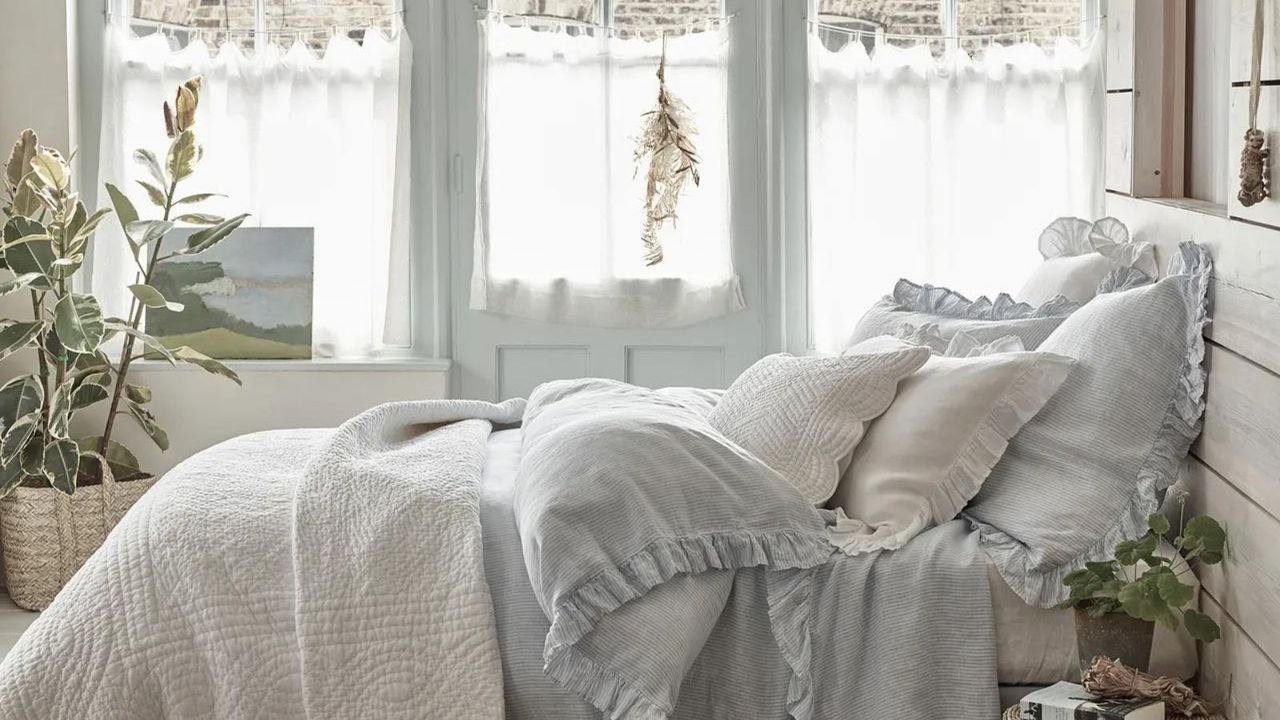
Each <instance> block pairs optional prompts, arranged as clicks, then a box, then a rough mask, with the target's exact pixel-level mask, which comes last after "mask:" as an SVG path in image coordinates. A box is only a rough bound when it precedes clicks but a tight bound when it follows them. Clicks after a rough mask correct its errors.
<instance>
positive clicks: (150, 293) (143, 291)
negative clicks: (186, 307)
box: [129, 285, 183, 312]
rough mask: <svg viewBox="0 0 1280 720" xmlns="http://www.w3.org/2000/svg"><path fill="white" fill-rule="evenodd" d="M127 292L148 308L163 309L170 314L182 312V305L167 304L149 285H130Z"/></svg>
mask: <svg viewBox="0 0 1280 720" xmlns="http://www.w3.org/2000/svg"><path fill="white" fill-rule="evenodd" d="M129 292H131V293H133V296H134V297H136V298H138V300H139V301H140V302H141V303H142V304H143V305H146V306H147V307H149V308H163V309H165V310H169V311H171V312H182V307H183V306H182V303H176V302H169V301H168V300H165V299H164V295H161V294H160V291H159V290H157V289H155V288H153V287H151V286H150V285H130V286H129Z"/></svg>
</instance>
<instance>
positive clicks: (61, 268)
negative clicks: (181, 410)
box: [0, 78, 245, 610]
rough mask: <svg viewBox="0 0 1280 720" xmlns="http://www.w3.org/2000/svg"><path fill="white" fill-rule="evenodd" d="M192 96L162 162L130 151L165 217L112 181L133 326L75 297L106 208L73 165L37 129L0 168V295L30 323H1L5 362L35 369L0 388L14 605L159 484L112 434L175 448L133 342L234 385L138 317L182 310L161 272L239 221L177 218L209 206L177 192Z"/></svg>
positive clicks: (41, 600)
mask: <svg viewBox="0 0 1280 720" xmlns="http://www.w3.org/2000/svg"><path fill="white" fill-rule="evenodd" d="M199 89H200V80H199V78H195V79H193V80H190V81H188V82H187V83H184V84H183V86H182V87H181V88H179V90H178V95H177V99H176V101H175V104H174V107H173V108H170V107H169V104H168V103H164V118H165V127H166V130H167V133H168V135H169V137H170V138H171V141H170V144H169V148H168V152H167V153H166V155H165V162H164V163H163V164H161V162H160V161H159V159H158V158H157V157H156V156H155V155H154V154H152V153H151V152H149V151H146V150H138V151H137V152H136V153H135V154H134V157H135V159H136V160H137V161H138V162H139V163H141V164H142V165H143V166H144V167H145V168H146V169H147V171H148V174H149V175H150V177H151V179H152V180H154V181H155V183H154V184H153V183H152V182H150V181H142V182H140V185H141V186H142V187H143V188H144V189H145V190H146V191H147V195H148V197H149V198H150V199H151V201H152V203H154V204H155V205H156V206H157V207H158V208H160V210H161V211H162V217H161V219H159V220H142V219H140V218H139V214H138V212H137V210H136V209H135V208H134V206H133V204H132V203H131V202H130V201H129V199H128V197H127V196H126V195H125V194H124V193H123V192H121V191H120V190H119V189H118V188H116V187H115V186H113V185H109V184H108V185H107V192H108V195H109V196H110V198H111V200H112V204H113V206H114V212H115V214H116V217H117V219H118V220H119V222H120V226H121V228H122V229H123V231H124V235H125V238H126V239H127V241H128V243H129V247H130V249H131V251H132V254H133V257H134V261H135V263H136V264H137V266H138V281H137V282H136V283H135V284H133V285H130V286H129V290H130V292H131V293H132V294H133V296H134V300H133V307H132V308H131V309H130V313H129V317H128V318H124V319H121V318H113V317H105V316H104V315H103V312H102V306H101V304H100V303H99V301H98V299H97V298H96V297H94V296H93V295H92V294H88V293H80V292H76V291H75V289H74V288H75V286H76V283H75V279H76V274H77V273H78V272H79V271H80V269H81V267H82V266H83V264H84V259H85V254H86V253H87V252H88V251H89V248H90V245H91V243H92V242H93V240H94V235H95V232H96V230H97V228H98V227H99V225H100V223H102V222H103V221H104V220H105V219H106V216H107V215H109V214H111V212H112V210H110V209H99V210H98V211H96V212H93V213H90V212H88V210H87V209H86V207H85V204H84V202H83V201H82V200H81V199H80V196H79V194H78V193H77V192H75V190H74V189H73V183H72V174H71V169H70V165H69V164H68V162H67V161H66V160H65V159H64V158H63V156H62V154H61V153H59V152H58V151H57V150H54V149H53V148H49V147H44V146H42V145H40V143H39V139H38V137H37V136H36V133H35V132H33V131H31V130H27V131H25V132H23V133H22V135H21V136H20V137H19V138H18V141H17V142H16V143H15V144H14V146H13V152H12V153H11V155H10V158H9V160H8V162H7V163H6V166H5V174H4V195H3V198H2V199H0V200H2V202H0V207H2V208H3V212H4V216H5V222H4V230H3V243H2V244H0V266H2V267H5V268H7V269H8V270H9V271H10V272H12V273H13V277H12V278H11V279H9V280H7V281H5V282H0V295H9V294H13V293H21V292H25V293H26V294H27V295H28V296H29V299H30V308H31V316H30V319H21V320H20V319H4V320H0V358H4V357H7V356H9V355H12V354H14V353H16V352H19V351H21V350H31V351H34V354H35V363H36V367H35V371H34V372H32V373H29V374H25V375H21V376H19V377H16V378H13V379H12V380H10V381H8V382H7V383H5V384H4V385H3V386H0V498H2V499H0V535H2V536H3V541H4V547H3V551H4V559H5V576H6V584H7V586H8V590H9V594H10V596H11V597H12V599H13V601H14V602H15V603H16V604H17V605H19V606H21V607H25V608H28V609H33V610H38V609H43V608H44V607H46V606H47V605H48V604H49V602H50V601H52V599H53V596H54V595H56V594H57V592H58V590H60V589H61V588H62V585H63V584H65V583H66V581H67V580H69V579H70V578H71V575H72V574H74V573H75V571H76V570H77V569H79V567H80V565H81V564H83V562H84V560H85V559H86V558H88V556H89V555H90V554H92V553H93V551H94V550H95V549H97V547H98V546H99V545H100V544H101V543H102V541H103V539H104V538H105V537H106V534H107V532H109V531H110V530H111V528H112V527H114V526H115V524H116V522H118V521H119V519H120V517H121V516H123V514H124V512H125V511H126V510H128V508H129V507H130V506H131V505H132V504H133V503H134V502H135V501H136V500H137V499H138V498H139V497H140V496H141V495H142V493H144V492H145V491H146V490H147V489H148V488H149V487H150V486H151V485H152V483H153V482H154V478H152V476H151V475H149V474H147V473H145V472H143V471H142V469H141V468H140V467H139V463H138V460H137V458H136V456H135V455H134V454H133V453H132V452H131V451H130V450H129V449H128V448H127V447H125V446H124V445H123V444H121V443H120V442H118V441H117V440H114V439H112V431H113V428H114V424H115V419H116V417H117V416H119V415H128V416H129V417H131V418H133V420H134V421H135V422H137V423H138V424H139V425H140V426H141V427H142V429H143V430H144V431H145V432H146V434H147V435H148V436H149V437H150V438H151V439H152V440H153V441H154V442H155V444H156V445H157V446H158V447H159V448H160V449H161V450H162V451H163V450H165V449H167V448H168V446H169V440H168V436H167V435H166V433H165V431H164V430H163V429H162V428H161V427H160V425H159V424H158V423H157V422H156V418H155V415H154V414H153V413H152V412H151V410H150V409H149V408H148V407H147V405H148V403H150V401H151V390H150V389H149V388H147V387H145V386H143V385H138V384H134V383H130V382H128V373H129V366H130V364H131V363H132V361H133V360H134V359H136V357H137V354H135V350H134V348H135V345H136V343H138V342H141V343H142V344H143V345H144V346H145V347H147V348H149V349H150V350H151V351H153V352H155V353H157V354H158V355H159V356H160V357H163V358H164V359H165V360H167V361H168V362H170V363H178V362H185V363H191V364H194V365H197V366H199V367H201V368H204V369H205V370H207V371H209V372H213V373H217V374H220V375H224V376H226V377H229V378H231V379H232V380H235V381H236V382H237V383H238V382H239V378H237V377H236V375H235V373H233V372H232V371H231V370H230V369H228V368H227V367H225V366H224V365H222V364H221V363H219V362H217V361H216V360H213V359H211V358H208V357H206V356H204V355H202V354H200V353H198V352H196V351H195V350H192V349H191V348H187V347H180V348H174V349H170V348H166V347H164V346H163V345H162V344H161V343H160V342H159V341H158V340H156V339H155V338H153V337H150V336H148V335H146V334H145V333H143V332H141V331H140V330H139V326H140V324H141V321H142V318H143V313H144V309H145V308H148V307H165V308H168V309H169V310H173V311H180V310H181V309H182V308H181V306H180V305H177V304H176V303H171V302H168V301H166V300H165V298H164V297H163V296H162V295H161V294H160V293H159V292H158V291H156V290H155V289H154V288H152V287H151V286H150V284H149V280H150V278H151V274H152V272H153V271H154V270H155V267H156V264H157V263H159V262H163V261H164V260H165V259H166V258H168V257H173V256H174V255H182V254H191V253H198V252H201V251H203V250H205V249H207V248H209V247H211V246H212V245H214V244H215V243H217V242H218V241H219V240H221V239H223V238H224V237H226V236H227V235H229V234H230V233H231V232H232V231H233V230H235V228H237V227H239V225H240V224H241V223H242V222H244V218H245V216H244V215H241V216H238V217H235V218H231V219H223V218H218V217H214V216H212V215H207V214H202V213H196V212H180V211H178V208H179V207H182V206H189V205H193V204H195V203H198V202H201V201H202V200H205V199H207V198H208V197H211V195H210V194H207V193H203V194H201V193H198V194H193V195H186V196H182V195H179V194H178V192H177V191H178V188H179V186H180V184H181V183H182V182H183V181H184V180H186V179H187V178H189V177H190V176H191V174H192V172H193V171H194V169H195V166H196V164H197V163H198V162H199V160H200V156H201V150H200V147H199V146H198V145H197V144H196V140H195V135H194V133H193V131H192V129H191V127H192V126H193V125H194V124H195V109H196V106H197V104H198V100H199ZM176 223H187V224H194V225H200V226H203V228H202V229H200V230H198V231H196V232H194V233H192V234H191V235H190V236H189V237H188V238H187V240H186V243H185V245H184V246H183V247H181V248H179V249H178V250H176V251H173V252H171V253H169V254H167V255H166V254H164V252H163V243H164V239H165V236H166V234H167V233H168V232H169V231H170V230H172V229H173V228H174V226H175V224H176ZM116 336H122V337H123V342H122V347H123V349H122V352H121V354H120V356H119V357H118V358H113V357H111V356H110V355H108V353H107V351H106V349H105V348H106V346H107V344H108V343H109V342H110V341H112V339H113V338H115V337H116ZM107 400H110V406H109V410H108V412H107V418H106V421H105V422H106V427H105V429H104V431H103V432H102V434H101V435H78V434H77V432H76V431H77V430H78V429H79V428H80V426H81V425H82V423H79V422H75V418H76V415H77V414H78V413H79V412H81V411H83V410H86V409H88V408H90V407H93V406H95V405H98V404H99V403H102V402H104V401H107ZM77 488H79V491H78V492H77Z"/></svg>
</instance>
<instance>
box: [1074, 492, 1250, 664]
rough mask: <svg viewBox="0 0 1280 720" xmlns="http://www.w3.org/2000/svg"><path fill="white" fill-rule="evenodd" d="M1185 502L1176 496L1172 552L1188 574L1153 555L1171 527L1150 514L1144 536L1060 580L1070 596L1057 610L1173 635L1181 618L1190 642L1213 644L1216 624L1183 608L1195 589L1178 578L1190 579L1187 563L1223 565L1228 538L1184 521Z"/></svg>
mask: <svg viewBox="0 0 1280 720" xmlns="http://www.w3.org/2000/svg"><path fill="white" fill-rule="evenodd" d="M1186 501H1187V495H1186V493H1182V492H1179V493H1178V504H1179V526H1180V527H1179V529H1178V535H1177V537H1175V538H1174V540H1173V546H1174V548H1175V549H1176V550H1177V551H1178V552H1179V553H1180V554H1181V555H1182V556H1183V557H1184V558H1186V560H1187V563H1188V567H1187V568H1184V569H1182V570H1181V571H1175V570H1174V569H1173V567H1172V563H1171V561H1170V559H1169V558H1166V557H1163V556H1161V555H1157V554H1156V546H1157V545H1158V543H1159V540H1160V538H1161V537H1162V536H1164V535H1166V534H1167V533H1168V532H1169V531H1170V530H1171V524H1170V522H1169V518H1168V517H1166V516H1165V515H1163V514H1161V513H1154V514H1152V515H1151V516H1150V517H1148V518H1147V527H1148V530H1147V532H1146V534H1145V535H1143V536H1142V537H1141V538H1138V539H1137V540H1125V541H1123V542H1121V543H1119V544H1117V545H1116V548H1115V553H1114V557H1113V558H1112V559H1111V560H1105V561H1102V562H1090V563H1085V566H1084V567H1083V568H1080V569H1079V570H1076V571H1074V572H1072V573H1070V574H1069V575H1067V577H1066V578H1064V579H1063V583H1064V584H1065V585H1066V586H1067V587H1069V588H1070V589H1071V594H1070V596H1069V597H1068V598H1067V600H1066V601H1065V602H1063V604H1062V607H1066V608H1070V607H1077V608H1080V609H1083V610H1084V611H1086V612H1087V613H1088V614H1089V615H1090V616H1091V617H1095V618H1100V617H1102V616H1104V615H1107V614H1109V613H1117V612H1123V613H1126V614H1127V615H1129V616H1130V617H1133V618H1136V619H1139V620H1146V621H1151V622H1159V623H1160V624H1162V625H1164V626H1165V627H1168V628H1169V629H1171V630H1176V629H1177V627H1178V621H1179V618H1181V620H1182V624H1184V625H1186V628H1187V632H1188V633H1189V634H1190V635H1191V637H1193V638H1195V639H1196V640H1199V641H1201V642H1206V643H1211V642H1213V641H1214V640H1217V639H1218V638H1219V637H1220V636H1221V630H1220V629H1219V628H1218V624H1217V623H1216V622H1214V621H1213V619H1212V618H1210V617H1209V616H1208V615H1205V614H1204V613H1202V612H1199V611H1197V610H1195V609H1193V608H1189V607H1186V606H1187V604H1188V603H1190V602H1191V599H1192V597H1193V596H1194V594H1195V588H1194V587H1193V586H1192V585H1190V584H1188V583H1185V582H1183V581H1182V577H1183V576H1184V575H1186V574H1189V573H1191V569H1190V564H1191V563H1195V562H1200V563H1204V564H1206V565H1216V564H1218V563H1220V562H1222V559H1223V556H1224V554H1225V552H1226V543H1227V533H1226V530H1224V529H1223V527H1222V525H1221V524H1219V523H1218V521H1217V520H1215V519H1213V518H1212V517H1210V516H1208V515H1201V516H1198V517H1194V518H1191V519H1190V520H1186Z"/></svg>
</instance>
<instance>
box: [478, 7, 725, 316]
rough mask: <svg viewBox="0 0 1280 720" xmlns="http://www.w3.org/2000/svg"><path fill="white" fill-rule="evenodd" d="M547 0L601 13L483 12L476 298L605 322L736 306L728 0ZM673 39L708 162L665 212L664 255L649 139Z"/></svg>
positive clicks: (677, 70)
mask: <svg viewBox="0 0 1280 720" xmlns="http://www.w3.org/2000/svg"><path fill="white" fill-rule="evenodd" d="M527 5H528V3H521V4H520V6H522V7H523V6H527ZM499 7H501V5H500V6H499ZM535 9H537V10H541V11H543V12H547V11H555V12H558V13H562V14H565V15H568V16H570V17H572V18H578V17H582V16H587V17H592V18H597V19H598V20H597V21H595V22H593V23H590V24H588V25H584V24H583V21H578V20H576V19H575V20H572V21H570V23H569V24H565V23H563V22H558V21H551V22H548V21H547V18H546V15H545V14H540V15H539V16H538V17H537V18H527V17H521V16H510V15H507V14H501V13H500V14H497V15H495V16H493V17H490V18H489V19H488V20H487V21H486V22H485V30H484V38H483V40H484V44H485V48H484V50H483V55H484V58H485V64H484V67H483V68H481V71H480V75H481V79H482V82H483V83H484V85H485V88H484V92H483V95H482V97H483V98H484V103H485V105H484V107H483V109H482V113H481V114H482V117H481V118H479V123H480V125H481V137H482V138H483V146H482V149H481V152H480V158H481V167H480V173H481V175H482V178H483V180H482V183H483V190H482V197H481V201H480V213H481V222H480V226H479V228H478V231H477V234H476V242H477V245H478V246H479V250H478V251H477V256H476V257H477V260H478V263H477V265H476V266H475V268H474V270H473V273H474V275H475V277H474V279H473V284H472V288H473V295H472V306H473V307H475V308H477V309H484V310H490V311H493V312H498V313H501V314H508V315H515V316H519V317H526V318H534V319H538V320H543V321H554V322H566V323H571V324H586V325H604V326H628V325H638V326H674V325H683V324H690V323H692V322H696V321H699V320H703V319H706V318H708V317H714V316H715V315H719V314H724V313H725V312H728V311H730V310H735V309H739V308H740V306H741V299H740V294H739V291H738V288H737V278H736V276H735V274H734V272H733V267H732V261H731V254H730V238H729V183H728V174H729V170H728V167H729V162H728V152H729V142H728V112H729V110H728V100H727V92H728V67H727V55H726V53H727V49H726V48H727V34H726V31H725V30H724V29H723V27H722V25H723V23H722V21H721V18H722V14H723V11H722V8H721V5H720V3H719V2H718V0H665V1H663V0H615V1H614V2H612V3H607V4H601V5H599V6H592V8H591V9H590V11H588V10H587V8H586V7H585V6H584V5H582V4H581V3H577V4H572V5H570V4H566V3H553V2H550V1H548V2H545V3H538V4H537V7H536V8H535ZM567 30H573V31H574V32H572V33H570V32H566V31H567ZM664 48H665V57H666V65H665V79H666V84H667V87H668V89H669V92H670V93H672V94H673V96H674V97H676V98H678V99H679V100H680V101H681V102H683V103H685V104H687V106H688V108H689V113H688V118H687V119H688V120H691V121H692V122H691V123H689V122H686V118H685V117H683V116H680V117H678V118H677V123H676V124H677V125H681V126H682V129H683V130H694V128H693V127H691V126H696V130H694V132H692V133H690V134H691V145H692V147H689V148H687V149H688V150H690V151H692V154H691V157H692V158H693V160H692V162H696V168H695V169H696V171H697V173H698V175H697V180H696V181H694V180H689V181H687V182H686V183H685V185H684V190H683V192H682V193H681V194H680V196H679V199H678V206H677V219H676V220H675V221H674V222H670V223H663V224H661V225H659V226H658V232H657V235H658V240H659V242H660V244H661V253H660V259H658V260H657V261H653V256H651V255H649V254H648V252H649V249H650V247H651V246H649V245H647V244H646V243H645V241H644V239H643V238H644V235H645V233H644V232H643V230H644V228H645V226H646V222H645V214H646V183H647V179H648V177H649V173H648V172H647V167H648V166H647V165H646V162H645V160H644V159H643V158H639V159H638V158H637V138H638V137H639V135H640V134H641V131H642V127H643V125H644V123H645V122H646V118H648V117H650V115H649V113H650V111H651V110H653V109H654V107H655V105H656V103H657V101H658V90H659V84H658V79H657V76H656V72H657V70H658V69H659V66H660V64H661V62H662V58H663V57H664ZM680 162H682V163H683V162H685V160H683V159H682V160H680ZM659 187H660V188H661V183H659Z"/></svg>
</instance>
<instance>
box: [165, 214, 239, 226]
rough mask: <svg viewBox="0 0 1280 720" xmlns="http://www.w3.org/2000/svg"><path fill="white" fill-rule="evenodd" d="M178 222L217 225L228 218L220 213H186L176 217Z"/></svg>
mask: <svg viewBox="0 0 1280 720" xmlns="http://www.w3.org/2000/svg"><path fill="white" fill-rule="evenodd" d="M174 219H175V220H176V221H178V222H184V223H190V224H192V225H217V224H218V223H220V222H222V221H224V220H226V218H224V217H222V216H220V215H210V214H208V213H186V214H184V215H179V216H178V217H176V218H174Z"/></svg>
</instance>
